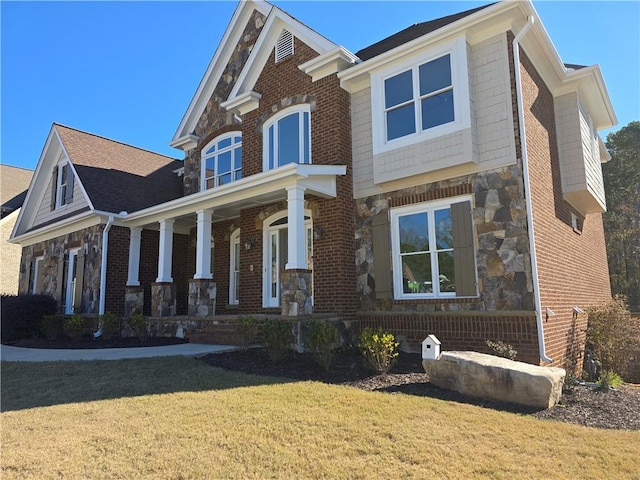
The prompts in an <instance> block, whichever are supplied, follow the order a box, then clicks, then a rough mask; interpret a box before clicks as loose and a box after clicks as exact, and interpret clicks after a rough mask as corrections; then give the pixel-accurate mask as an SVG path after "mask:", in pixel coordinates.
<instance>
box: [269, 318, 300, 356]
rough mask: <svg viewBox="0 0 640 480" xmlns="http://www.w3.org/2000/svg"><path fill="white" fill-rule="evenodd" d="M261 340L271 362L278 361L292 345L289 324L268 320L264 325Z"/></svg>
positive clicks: (282, 321)
mask: <svg viewBox="0 0 640 480" xmlns="http://www.w3.org/2000/svg"><path fill="white" fill-rule="evenodd" d="M263 340H264V345H265V347H266V348H267V353H268V354H269V358H270V359H271V361H272V362H278V361H280V360H281V359H282V358H283V357H284V354H285V353H286V352H287V350H289V349H290V348H291V344H292V343H293V333H292V332H291V324H290V323H289V322H285V321H284V320H280V319H272V320H268V321H267V322H266V323H265V325H264V329H263Z"/></svg>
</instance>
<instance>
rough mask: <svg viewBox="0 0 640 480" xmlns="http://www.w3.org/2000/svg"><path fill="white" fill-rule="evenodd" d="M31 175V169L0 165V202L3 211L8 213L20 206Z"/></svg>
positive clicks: (25, 194)
mask: <svg viewBox="0 0 640 480" xmlns="http://www.w3.org/2000/svg"><path fill="white" fill-rule="evenodd" d="M31 177H33V170H28V169H26V168H20V167H12V166H11V165H0V204H2V212H3V213H5V212H7V213H10V212H12V211H14V210H15V209H17V208H20V207H21V206H22V203H23V202H24V198H25V197H26V196H27V189H28V188H29V183H31Z"/></svg>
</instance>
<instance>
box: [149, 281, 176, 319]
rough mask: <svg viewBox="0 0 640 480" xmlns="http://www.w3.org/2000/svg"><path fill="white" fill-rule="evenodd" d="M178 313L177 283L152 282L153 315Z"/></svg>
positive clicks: (167, 315)
mask: <svg viewBox="0 0 640 480" xmlns="http://www.w3.org/2000/svg"><path fill="white" fill-rule="evenodd" d="M175 314H176V285H175V283H167V282H158V283H156V282H154V283H152V284H151V316H152V317H174V316H175Z"/></svg>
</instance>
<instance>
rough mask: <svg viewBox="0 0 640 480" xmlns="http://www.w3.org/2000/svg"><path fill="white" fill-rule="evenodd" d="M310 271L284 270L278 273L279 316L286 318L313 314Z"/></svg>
mask: <svg viewBox="0 0 640 480" xmlns="http://www.w3.org/2000/svg"><path fill="white" fill-rule="evenodd" d="M312 276H313V274H312V272H311V270H285V271H283V272H280V307H281V314H282V315H283V316H288V317H298V316H301V315H311V314H312V313H313V305H312V300H311V295H312V292H313V290H312V283H311V282H312Z"/></svg>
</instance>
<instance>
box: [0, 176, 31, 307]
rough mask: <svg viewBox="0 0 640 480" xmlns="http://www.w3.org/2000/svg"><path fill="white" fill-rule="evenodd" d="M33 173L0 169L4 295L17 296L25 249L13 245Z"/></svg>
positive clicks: (0, 288) (0, 257) (0, 260)
mask: <svg viewBox="0 0 640 480" xmlns="http://www.w3.org/2000/svg"><path fill="white" fill-rule="evenodd" d="M32 176H33V170H28V169H26V168H20V167H13V166H11V165H0V294H3V295H16V294H17V293H18V277H19V272H20V256H21V255H22V248H20V246H19V245H14V244H12V243H9V237H10V236H11V232H12V231H13V226H14V225H15V223H16V220H17V219H18V213H19V212H20V207H22V203H23V202H24V197H25V196H26V195H27V189H28V188H29V182H31V177H32Z"/></svg>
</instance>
